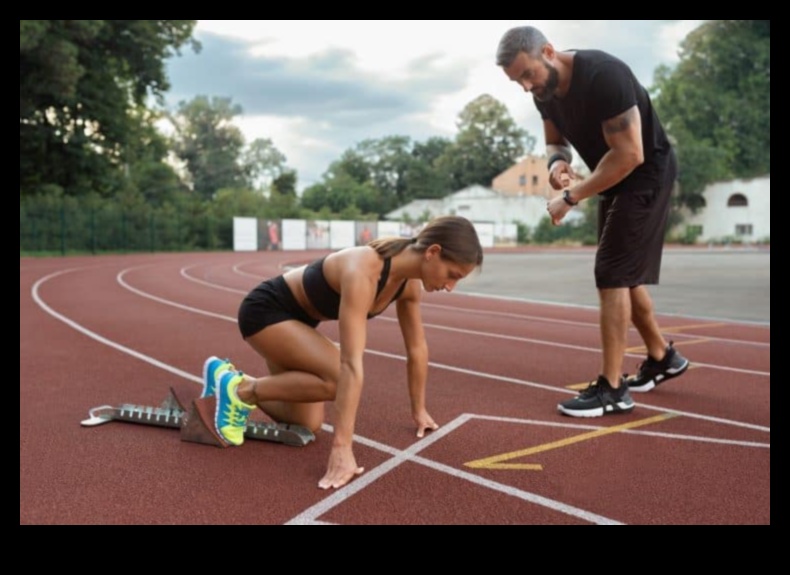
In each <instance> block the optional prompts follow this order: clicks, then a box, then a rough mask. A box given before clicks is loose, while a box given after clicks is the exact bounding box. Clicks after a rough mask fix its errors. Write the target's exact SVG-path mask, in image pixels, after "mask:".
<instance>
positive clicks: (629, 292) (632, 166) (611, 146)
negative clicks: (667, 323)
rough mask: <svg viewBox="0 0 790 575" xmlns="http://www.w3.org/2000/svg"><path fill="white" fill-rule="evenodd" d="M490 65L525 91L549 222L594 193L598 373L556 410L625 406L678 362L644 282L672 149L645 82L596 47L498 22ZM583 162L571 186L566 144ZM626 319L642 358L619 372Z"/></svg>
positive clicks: (664, 202) (666, 198) (657, 258)
mask: <svg viewBox="0 0 790 575" xmlns="http://www.w3.org/2000/svg"><path fill="white" fill-rule="evenodd" d="M497 65H498V66H501V67H502V68H503V70H504V72H505V74H507V76H508V78H510V80H512V81H513V82H516V83H517V84H519V85H520V86H521V87H522V88H523V89H524V91H525V92H529V93H531V94H532V97H533V101H534V102H535V106H536V107H537V109H538V111H539V112H540V114H541V117H542V119H543V126H544V133H545V138H546V151H547V154H548V157H549V160H548V169H549V182H550V183H551V186H552V187H553V188H554V189H556V190H560V189H563V188H564V189H563V192H562V194H561V195H558V196H557V197H555V198H553V199H552V200H551V201H549V202H548V204H547V210H548V212H549V215H550V216H551V218H552V222H553V223H554V224H555V225H556V224H559V223H560V222H561V221H562V219H563V218H564V217H565V215H566V214H567V213H568V211H569V210H571V209H572V208H573V207H574V206H575V205H577V204H578V203H579V202H580V201H582V200H584V199H586V198H589V197H592V196H595V195H599V196H600V202H599V211H598V249H597V251H596V255H595V283H596V287H597V288H598V295H599V301H600V330H601V345H602V352H603V358H602V367H601V373H600V375H599V376H598V378H597V380H596V381H593V382H592V383H591V385H590V386H589V387H588V388H587V389H585V390H584V391H582V392H581V393H580V394H579V395H578V397H575V398H573V399H571V400H568V401H565V402H562V403H560V404H559V405H558V406H557V407H558V409H559V411H560V412H561V413H563V414H565V415H571V416H574V417H598V416H602V415H607V414H610V413H627V412H630V411H631V410H633V408H634V401H633V400H632V399H631V395H630V393H629V390H630V391H634V392H644V391H649V390H651V389H653V388H654V387H655V386H656V385H658V384H660V383H662V382H663V381H666V380H667V379H670V378H673V377H677V376H679V375H681V374H682V373H683V372H685V371H686V369H688V365H689V362H688V360H687V359H686V358H684V357H683V356H681V355H680V353H678V351H677V350H675V348H674V347H673V344H672V342H669V343H667V342H666V340H665V339H664V337H663V336H662V335H661V332H660V330H659V327H658V323H657V321H656V318H655V316H654V312H653V301H652V299H651V297H650V294H649V293H648V291H647V288H646V287H645V286H646V285H649V284H657V283H658V277H659V270H660V267H661V252H662V249H663V242H664V232H665V229H666V224H667V217H668V215H669V208H670V195H671V192H672V187H673V184H674V181H675V176H676V173H677V163H676V159H675V154H674V151H673V150H672V147H671V146H670V144H669V140H668V139H667V136H666V133H665V132H664V129H663V127H662V126H661V123H660V122H659V119H658V117H657V115H656V113H655V110H654V109H653V106H652V103H651V102H650V97H649V96H648V94H647V91H646V90H645V89H644V88H643V87H642V86H641V85H640V84H639V82H638V81H637V79H636V77H635V76H634V74H633V72H632V71H631V70H630V68H629V67H628V66H627V65H626V64H624V63H623V62H622V61H620V60H618V59H617V58H615V57H613V56H611V55H610V54H607V53H605V52H602V51H599V50H575V51H566V52H558V51H556V50H555V49H554V46H552V45H551V44H550V43H549V41H548V40H547V39H546V37H545V36H544V35H543V34H542V33H541V32H540V31H539V30H537V29H535V28H533V27H531V26H523V27H518V28H513V29H511V30H509V31H507V32H506V33H505V34H504V36H503V37H502V39H501V40H500V42H499V47H498V49H497ZM571 147H572V148H573V149H574V150H576V152H578V153H579V155H580V156H581V159H582V160H583V161H584V163H585V164H586V165H587V167H588V168H589V169H590V171H591V174H590V177H588V178H586V179H585V180H583V181H581V182H579V183H577V184H576V185H574V186H573V187H565V186H568V185H569V184H570V182H571V181H572V180H573V178H574V172H573V169H572V168H571V161H572V159H573V156H572V148H571ZM629 320H630V321H632V322H633V323H634V326H635V327H636V329H637V330H638V331H639V335H640V336H641V337H642V339H643V340H644V343H645V347H646V348H647V354H648V355H647V359H645V361H644V362H642V364H641V365H640V367H639V372H638V373H637V375H636V376H635V377H633V378H629V379H625V378H624V377H623V375H622V373H623V370H622V368H623V360H624V358H625V351H626V342H627V335H628V328H629Z"/></svg>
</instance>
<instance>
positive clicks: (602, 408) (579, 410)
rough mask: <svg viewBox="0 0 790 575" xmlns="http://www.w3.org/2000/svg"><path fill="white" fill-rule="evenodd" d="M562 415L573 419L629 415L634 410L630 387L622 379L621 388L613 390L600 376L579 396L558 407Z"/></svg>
mask: <svg viewBox="0 0 790 575" xmlns="http://www.w3.org/2000/svg"><path fill="white" fill-rule="evenodd" d="M557 409H559V411H560V413H563V414H565V415H570V416H572V417H601V416H602V415H609V414H611V413H628V412H629V411H631V410H633V409H634V400H633V399H631V394H630V393H628V386H627V385H626V384H625V382H624V380H623V379H622V378H621V379H620V387H618V388H617V389H615V388H613V387H612V385H611V384H610V383H609V380H608V379H606V378H605V377H604V376H603V375H599V376H598V380H597V381H593V382H592V383H590V385H589V386H587V389H585V390H584V391H582V392H581V393H580V394H579V395H578V396H576V397H574V398H573V399H569V400H568V401H563V402H562V403H560V404H558V405H557Z"/></svg>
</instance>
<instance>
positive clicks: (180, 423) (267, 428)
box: [80, 388, 315, 447]
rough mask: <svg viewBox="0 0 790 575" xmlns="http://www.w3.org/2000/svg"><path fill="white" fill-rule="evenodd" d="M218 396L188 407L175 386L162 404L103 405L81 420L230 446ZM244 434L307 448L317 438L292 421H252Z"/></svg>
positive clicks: (95, 424)
mask: <svg viewBox="0 0 790 575" xmlns="http://www.w3.org/2000/svg"><path fill="white" fill-rule="evenodd" d="M215 406H216V399H215V398H214V397H203V398H198V399H195V400H193V401H192V404H191V409H190V410H188V411H187V410H186V409H184V407H183V406H182V404H181V402H180V401H179V400H178V397H177V396H176V394H175V392H174V391H173V389H172V388H171V389H170V393H169V395H168V396H167V398H165V401H164V402H162V405H161V406H159V407H153V406H147V405H133V404H129V403H124V404H122V405H119V406H117V407H115V406H112V405H101V406H99V407H94V408H93V409H91V410H89V411H88V415H89V417H88V419H84V420H82V421H81V422H80V423H81V425H82V426H84V427H95V426H97V425H102V424H104V423H108V422H110V421H126V422H129V423H140V424H143V425H153V426H156V427H170V428H175V429H180V430H181V440H182V441H191V442H194V443H205V444H207V445H215V446H216V447H228V443H227V442H225V440H224V439H223V438H222V437H220V435H219V434H218V433H217V432H216V430H215V429H214V408H215ZM244 437H245V438H248V439H260V440H263V441H273V442H275V443H284V444H285V445H293V446H296V447H303V446H305V445H307V444H308V443H310V442H311V441H313V440H315V435H313V432H311V431H310V430H309V429H307V428H306V427H302V426H300V425H291V424H288V423H268V422H265V421H249V422H248V423H247V429H246V430H245V431H244Z"/></svg>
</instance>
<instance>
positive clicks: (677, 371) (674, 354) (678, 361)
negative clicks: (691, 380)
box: [626, 341, 689, 393]
mask: <svg viewBox="0 0 790 575" xmlns="http://www.w3.org/2000/svg"><path fill="white" fill-rule="evenodd" d="M672 343H673V342H671V341H670V342H669V345H668V346H667V353H666V355H665V356H664V359H662V360H661V361H656V360H655V359H653V358H652V357H650V356H649V355H648V356H647V359H646V360H645V361H643V362H642V363H641V364H639V372H638V373H637V374H636V375H635V376H634V377H629V378H627V379H626V382H627V383H628V389H630V390H631V391H635V392H637V393H643V392H645V391H650V390H651V389H653V388H654V387H655V386H657V385H658V384H660V383H663V382H665V381H666V380H668V379H672V378H673V377H677V376H679V375H681V374H682V373H683V372H685V371H686V370H687V369H688V368H689V360H687V359H686V358H685V357H683V356H682V355H680V353H679V352H678V351H677V350H676V349H675V348H674V347H672Z"/></svg>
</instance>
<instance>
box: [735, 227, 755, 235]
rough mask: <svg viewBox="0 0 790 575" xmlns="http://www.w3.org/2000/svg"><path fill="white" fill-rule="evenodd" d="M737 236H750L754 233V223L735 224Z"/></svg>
mask: <svg viewBox="0 0 790 575" xmlns="http://www.w3.org/2000/svg"><path fill="white" fill-rule="evenodd" d="M735 235H736V236H750V235H752V224H735Z"/></svg>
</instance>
